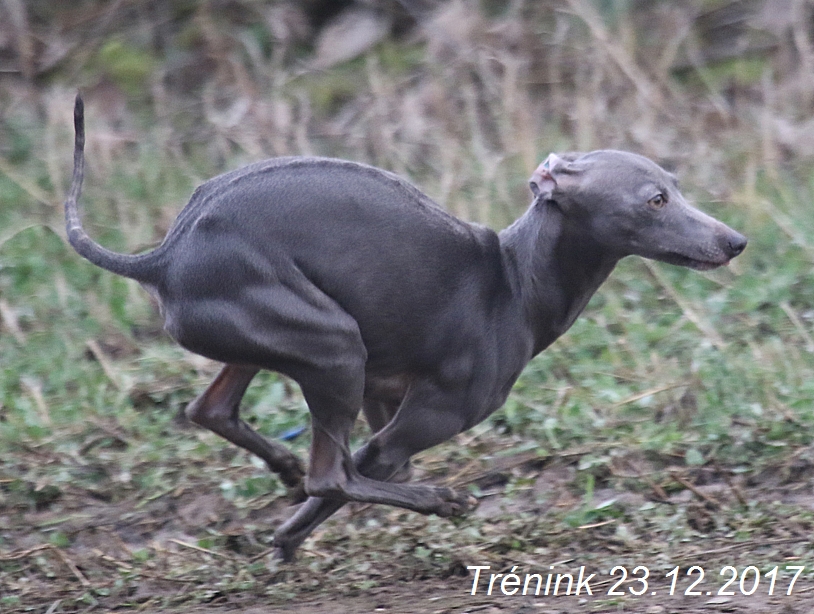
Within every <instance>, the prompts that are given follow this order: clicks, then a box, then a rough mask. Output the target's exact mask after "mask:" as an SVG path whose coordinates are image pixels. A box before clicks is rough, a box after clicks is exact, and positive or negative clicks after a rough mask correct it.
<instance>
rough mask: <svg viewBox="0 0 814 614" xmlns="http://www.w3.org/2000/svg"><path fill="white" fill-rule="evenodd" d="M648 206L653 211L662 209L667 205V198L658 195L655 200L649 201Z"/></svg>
mask: <svg viewBox="0 0 814 614" xmlns="http://www.w3.org/2000/svg"><path fill="white" fill-rule="evenodd" d="M647 204H648V205H650V206H651V207H653V209H661V208H662V207H663V206H664V205H666V204H667V197H666V196H665V195H664V194H661V193H659V194H656V195H655V196H654V197H653V198H651V199H650V200H648V201H647Z"/></svg>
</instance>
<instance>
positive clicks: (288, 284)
mask: <svg viewBox="0 0 814 614" xmlns="http://www.w3.org/2000/svg"><path fill="white" fill-rule="evenodd" d="M74 119H75V128H76V146H75V151H74V173H73V181H72V185H71V191H70V194H69V196H68V199H67V201H66V203H65V213H66V222H67V231H68V238H69V240H70V243H71V245H72V246H73V247H74V249H75V250H76V251H77V252H78V253H79V254H80V255H82V256H84V257H85V258H87V259H88V260H90V261H91V262H93V263H94V264H96V265H97V266H100V267H102V268H104V269H107V270H108V271H112V272H113V273H116V274H118V275H123V276H125V277H129V278H131V279H135V280H137V281H139V282H140V283H141V284H142V285H143V286H144V287H145V288H146V289H147V290H148V291H149V292H150V293H151V294H152V295H153V296H154V297H155V298H156V299H157V300H158V302H159V304H160V307H161V312H162V314H163V316H164V320H165V325H164V326H165V329H166V330H167V332H168V333H169V334H170V335H171V336H172V337H173V338H174V339H176V340H177V341H178V343H180V344H181V345H182V346H183V347H185V348H187V349H188V350H190V351H192V352H195V353H197V354H201V355H203V356H206V357H208V358H211V359H213V360H216V361H219V362H222V363H225V366H224V367H223V370H222V371H221V372H220V374H219V375H218V376H217V377H216V379H215V380H214V382H212V384H211V385H210V386H209V388H208V389H207V390H206V391H205V392H204V393H203V394H202V395H201V396H199V397H198V398H197V399H196V400H194V401H193V402H192V403H191V404H190V405H189V407H187V409H186V415H187V416H188V417H189V419H190V420H192V421H193V422H195V423H197V424H199V425H201V426H203V427H206V428H208V429H211V430H212V431H214V432H215V433H218V434H219V435H221V436H222V437H225V438H226V439H228V440H229V441H231V442H233V443H234V444H236V445H238V446H240V447H242V448H245V449H246V450H249V451H250V452H253V453H254V454H256V455H257V456H259V457H260V458H262V459H263V460H264V461H265V462H266V463H267V464H268V466H269V468H270V469H271V470H272V471H274V472H276V473H277V474H279V476H280V478H281V479H282V481H283V482H284V483H285V484H287V485H289V486H297V485H299V484H300V483H301V482H302V480H303V478H304V477H305V480H304V490H305V493H306V494H307V495H308V499H307V501H306V502H305V503H304V504H303V505H302V506H301V507H300V508H299V509H298V510H297V512H296V513H295V514H294V515H293V517H292V518H291V519H290V520H288V521H287V522H286V523H284V524H283V525H282V526H281V527H280V528H279V529H278V530H277V532H276V534H275V545H276V547H277V548H278V550H279V554H280V556H282V558H284V559H286V560H290V559H291V558H293V556H294V553H295V551H296V549H297V547H298V546H299V545H300V544H301V543H302V541H303V540H304V539H305V538H306V537H307V536H308V535H309V534H310V533H311V532H312V531H313V530H314V528H315V527H316V526H317V525H319V524H320V523H321V522H322V521H324V520H325V519H326V518H328V516H330V515H331V514H333V513H334V512H335V511H336V510H338V509H339V508H340V507H342V505H343V504H344V503H346V502H348V501H359V502H367V503H385V504H388V505H395V506H399V507H403V508H407V509H410V510H415V511H417V512H421V513H425V514H438V515H440V516H450V515H453V514H460V513H463V512H465V511H466V510H467V509H468V508H469V507H470V506H471V505H472V504H473V501H472V499H471V497H469V496H467V495H466V494H464V493H459V492H456V491H455V490H452V489H449V488H441V487H436V486H430V485H423V484H412V485H410V484H404V483H403V482H405V481H406V480H407V479H408V478H409V473H410V471H409V469H410V465H409V463H410V457H411V456H412V455H414V454H416V453H417V452H420V451H422V450H425V449H427V448H430V447H432V446H434V445H437V444H439V443H441V442H443V441H446V440H448V439H449V438H451V437H453V436H454V435H456V434H457V433H460V432H462V431H464V430H466V429H468V428H470V427H472V426H474V425H475V424H478V423H479V422H481V421H482V420H484V419H485V418H486V417H487V416H489V415H490V414H491V413H492V412H494V411H495V410H496V409H498V408H499V407H500V406H501V405H503V402H504V401H505V400H506V397H507V395H508V394H509V391H510V390H511V388H512V384H514V382H515V380H516V379H517V377H518V376H519V375H520V372H521V370H522V369H523V367H525V365H526V364H527V363H528V362H529V360H531V358H532V357H533V356H535V355H536V354H538V353H539V352H542V351H543V350H544V349H545V348H546V347H548V346H549V345H550V344H551V343H552V342H553V341H554V340H555V339H557V337H559V336H560V335H562V334H563V333H564V332H565V331H567V330H568V328H569V327H570V326H571V325H572V324H573V322H574V320H575V319H576V318H577V316H578V315H579V314H580V312H581V311H582V310H583V309H584V307H585V305H586V304H587V303H588V300H589V299H590V298H591V296H592V295H593V294H594V292H595V291H596V290H597V288H599V286H600V285H601V284H602V282H603V281H604V280H605V279H606V278H607V277H608V275H609V274H610V272H611V271H612V270H613V268H614V267H615V266H616V263H617V262H619V260H620V259H622V258H624V257H625V256H628V255H634V254H635V255H638V256H644V257H645V258H652V259H655V260H660V261H662V262H668V263H671V264H677V265H681V266H686V267H691V268H695V269H702V270H703V269H711V268H714V267H717V266H721V265H724V264H727V263H728V262H729V260H730V259H732V258H734V257H735V256H737V255H738V254H740V253H741V252H742V251H743V250H744V248H745V247H746V238H745V237H743V236H742V235H740V234H739V233H737V232H735V231H734V230H732V229H731V228H729V227H727V226H726V225H724V224H722V223H721V222H719V221H717V220H715V219H713V218H711V217H709V216H708V215H705V214H704V213H701V212H700V211H698V210H697V209H694V208H692V207H690V206H689V205H688V204H687V202H686V201H685V200H684V198H683V197H682V195H681V193H680V192H679V190H678V186H677V182H676V178H675V176H673V175H672V174H670V173H668V172H666V171H665V170H663V169H662V168H660V167H659V166H658V165H656V164H654V163H653V162H651V161H650V160H648V159H647V158H643V157H642V156H638V155H635V154H631V153H625V152H621V151H594V152H591V153H586V154H567V155H560V156H558V155H556V154H551V155H550V156H548V158H547V159H546V160H545V162H543V163H542V164H541V165H540V166H539V167H538V168H537V170H536V171H535V172H534V174H533V175H532V178H531V182H530V186H531V190H532V192H533V194H534V200H533V202H532V204H531V206H530V207H529V209H528V210H527V211H526V213H525V214H524V215H523V216H522V217H520V218H519V219H518V220H517V221H516V222H514V224H512V225H511V226H510V227H509V228H506V229H505V230H503V231H501V232H500V233H495V232H493V231H492V230H489V229H488V228H484V227H482V226H478V225H474V224H469V223H466V222H464V221H461V220H459V219H457V218H455V217H453V216H452V215H450V214H449V213H447V212H445V211H444V210H443V209H441V208H440V207H439V206H438V205H436V204H435V203H434V202H433V201H432V200H430V199H429V198H428V197H427V196H425V195H424V194H422V193H421V192H420V191H419V190H417V189H416V188H415V187H413V186H412V185H410V184H409V183H407V182H406V181H405V180H403V179H401V178H399V177H397V176H396V175H394V174H392V173H388V172H386V171H382V170H379V169H376V168H372V167H370V166H365V165H362V164H356V163H353V162H345V161H341V160H331V159H325V158H311V157H306V158H278V159H272V160H267V161H264V162H258V163H256V164H252V165H249V166H247V167H245V168H241V169H238V170H236V171H232V172H230V173H226V174H224V175H221V176H219V177H215V178H214V179H211V180H209V181H207V182H206V183H204V184H203V185H202V186H200V187H199V188H198V189H197V190H195V193H194V194H193V195H192V198H191V200H190V202H189V204H187V206H186V207H185V208H184V209H183V211H182V212H181V214H180V215H179V216H178V219H177V220H176V221H175V224H174V226H173V227H172V229H171V230H170V231H169V233H168V234H167V237H166V238H165V239H164V242H163V243H162V244H161V245H160V246H159V247H158V248H156V249H155V250H153V251H151V252H149V253H145V254H140V255H124V254H117V253H114V252H111V251H109V250H106V249H104V248H103V247H101V246H100V245H98V244H97V243H95V242H94V241H93V240H92V239H90V237H89V236H88V235H87V234H86V233H85V231H84V230H83V228H82V224H81V222H80V218H79V214H78V210H77V199H78V198H79V195H80V191H81V188H82V179H83V174H84V171H83V168H84V154H83V148H84V119H83V105H82V100H81V98H79V97H77V100H76V107H75V111H74ZM260 369H269V370H272V371H277V372H279V373H283V374H285V375H287V376H288V377H290V378H292V379H294V380H295V381H296V382H297V383H298V384H299V385H300V387H301V388H302V392H303V395H304V397H305V400H306V402H307V403H308V407H309V409H310V412H311V420H312V433H313V439H312V444H311V453H310V463H309V466H308V471H307V476H306V475H305V472H304V471H303V468H302V466H301V464H300V461H299V459H298V458H297V457H296V456H295V455H294V454H292V453H291V452H290V451H289V450H287V449H286V448H285V447H283V446H282V445H281V444H280V443H277V442H274V441H270V440H267V439H266V438H264V437H262V436H261V435H259V434H258V433H256V432H255V431H254V430H252V428H251V427H250V426H249V425H248V424H246V423H245V422H244V421H242V420H241V419H240V418H239V405H240V400H241V398H242V397H243V394H244V392H245V391H246V388H247V387H248V386H249V383H250V382H251V380H252V378H253V377H254V376H255V374H257V372H258V371H259V370H260ZM360 409H361V410H362V411H363V412H364V414H365V417H366V418H367V421H368V423H369V424H370V427H371V429H372V430H373V432H374V435H373V437H372V438H371V439H370V441H369V442H368V443H367V444H366V445H364V446H363V447H362V448H361V449H359V450H358V451H357V452H356V453H355V454H353V455H351V453H350V450H349V445H348V444H349V436H350V432H351V428H352V427H353V424H354V421H355V420H356V418H357V415H358V413H359V410H360Z"/></svg>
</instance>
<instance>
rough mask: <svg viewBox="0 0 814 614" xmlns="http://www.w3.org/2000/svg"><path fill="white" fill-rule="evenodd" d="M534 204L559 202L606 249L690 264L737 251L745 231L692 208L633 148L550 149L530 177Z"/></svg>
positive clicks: (714, 261)
mask: <svg viewBox="0 0 814 614" xmlns="http://www.w3.org/2000/svg"><path fill="white" fill-rule="evenodd" d="M529 183H530V187H531V190H532V193H533V194H534V196H535V197H536V202H537V204H538V206H555V207H558V208H559V209H560V210H561V211H562V213H563V216H564V217H565V219H566V220H567V221H568V223H570V224H575V225H576V227H578V228H580V229H581V230H582V231H584V232H586V233H588V235H589V236H590V237H591V238H592V239H593V240H594V241H595V242H596V243H598V244H600V245H601V246H603V248H604V249H607V250H610V251H612V252H614V253H617V254H618V255H619V256H620V257H622V256H627V255H638V256H644V257H645V258H652V259H654V260H660V261H662V262H667V263H670V264H677V265H680V266H686V267H690V268H694V269H701V270H706V269H712V268H715V267H718V266H721V265H724V264H728V263H729V261H730V260H731V259H732V258H734V257H735V256H737V255H738V254H740V253H741V252H742V251H743V250H744V248H745V247H746V237H744V236H743V235H742V234H740V233H738V232H736V231H734V230H732V229H731V228H729V227H728V226H727V225H726V224H724V223H722V222H719V221H718V220H716V219H715V218H713V217H710V216H709V215H707V214H705V213H702V212H701V211H699V210H698V209H696V208H694V207H692V206H690V205H689V204H688V203H687V201H686V200H685V199H684V197H683V196H682V194H681V192H680V191H679V189H678V181H677V179H676V177H675V175H673V174H672V173H669V172H667V171H665V170H664V169H663V168H661V167H660V166H659V165H658V164H656V163H654V162H652V161H651V160H649V159H647V158H645V157H643V156H639V155H636V154H632V153H628V152H623V151H613V150H601V151H593V152H590V153H585V154H582V153H569V154H562V155H557V154H551V155H549V156H548V158H546V160H545V161H544V162H543V163H542V164H540V166H538V167H537V169H536V170H535V171H534V173H533V174H532V176H531V180H530V182H529Z"/></svg>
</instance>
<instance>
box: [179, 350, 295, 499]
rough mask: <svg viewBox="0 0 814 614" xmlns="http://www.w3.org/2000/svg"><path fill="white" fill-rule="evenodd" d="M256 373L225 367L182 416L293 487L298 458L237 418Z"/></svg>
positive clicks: (235, 366) (249, 369)
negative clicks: (253, 456) (258, 460)
mask: <svg viewBox="0 0 814 614" xmlns="http://www.w3.org/2000/svg"><path fill="white" fill-rule="evenodd" d="M258 371H259V369H257V368H255V367H243V366H237V365H226V366H225V367H223V369H222V370H221V372H220V373H219V374H218V376H217V377H216V378H215V380H214V381H213V382H212V383H211V384H210V385H209V387H208V388H207V389H206V391H204V393H203V394H201V395H200V396H199V397H198V398H197V399H195V400H194V401H192V403H190V404H189V405H188V406H187V408H186V410H185V413H186V416H187V418H189V419H190V420H191V421H192V422H194V423H195V424H197V425H199V426H202V427H204V428H207V429H209V430H210V431H212V432H214V433H217V434H218V435H220V436H221V437H223V438H224V439H227V440H228V441H231V442H232V443H233V444H235V445H236V446H240V447H241V448H243V449H244V450H248V451H249V452H251V453H253V454H256V455H257V456H259V457H260V458H261V459H263V460H264V461H265V462H266V464H267V465H268V467H269V469H271V470H272V471H273V472H274V473H276V474H278V475H279V476H280V479H281V480H282V481H283V483H284V484H285V485H286V486H289V487H295V486H298V485H299V484H300V483H301V482H302V478H303V475H304V472H303V469H302V464H301V463H300V460H299V458H297V456H296V455H294V454H293V453H292V452H291V451H289V450H288V449H287V448H286V447H284V446H282V445H281V444H279V443H276V442H274V441H270V440H268V439H266V438H265V437H263V436H262V435H260V434H259V433H257V432H256V431H255V430H254V429H252V427H250V426H249V425H248V424H246V423H245V422H244V421H243V420H241V419H240V417H239V412H240V400H241V399H242V398H243V395H244V393H245V392H246V388H248V386H249V383H250V382H251V381H252V378H254V376H255V375H256V374H257V372H258Z"/></svg>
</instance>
